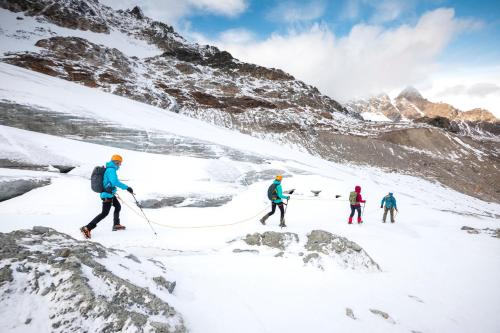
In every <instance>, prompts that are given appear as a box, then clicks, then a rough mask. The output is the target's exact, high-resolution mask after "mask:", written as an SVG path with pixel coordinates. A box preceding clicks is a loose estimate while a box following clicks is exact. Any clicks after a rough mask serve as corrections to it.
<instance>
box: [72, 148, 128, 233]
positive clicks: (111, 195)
mask: <svg viewBox="0 0 500 333" xmlns="http://www.w3.org/2000/svg"><path fill="white" fill-rule="evenodd" d="M122 161H123V159H122V157H121V156H120V155H113V156H112V157H111V161H109V162H108V163H106V171H104V175H103V177H102V185H103V187H104V192H101V194H100V197H101V200H102V211H101V213H100V214H98V215H97V216H96V217H94V219H93V220H92V221H90V223H89V224H87V225H86V226H83V227H81V228H80V231H81V232H82V234H83V236H84V237H85V238H86V239H89V238H90V237H91V235H90V232H91V231H92V230H93V229H94V228H95V227H96V226H97V223H99V222H100V221H101V220H103V219H104V218H105V217H106V216H108V214H109V211H110V210H111V206H113V207H115V210H114V212H113V228H112V229H111V230H113V231H117V230H125V226H123V225H121V224H120V210H121V208H122V206H121V204H120V202H119V201H118V199H117V198H116V188H117V187H119V188H121V189H122V190H127V191H128V192H129V193H131V194H134V190H132V188H131V187H130V186H127V185H125V184H123V183H122V182H121V181H119V180H118V176H117V175H116V171H117V170H118V169H120V165H121V164H122Z"/></svg>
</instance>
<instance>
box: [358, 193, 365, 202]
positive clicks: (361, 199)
mask: <svg viewBox="0 0 500 333" xmlns="http://www.w3.org/2000/svg"><path fill="white" fill-rule="evenodd" d="M356 201H357V202H366V201H365V200H363V198H362V197H361V193H358V197H357V198H356Z"/></svg>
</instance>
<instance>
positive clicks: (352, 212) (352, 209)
mask: <svg viewBox="0 0 500 333" xmlns="http://www.w3.org/2000/svg"><path fill="white" fill-rule="evenodd" d="M355 212H356V207H355V206H353V205H351V215H349V217H350V218H352V217H353V216H354V213H355Z"/></svg>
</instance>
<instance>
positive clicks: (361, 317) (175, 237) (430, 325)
mask: <svg viewBox="0 0 500 333" xmlns="http://www.w3.org/2000/svg"><path fill="white" fill-rule="evenodd" d="M7 82H9V84H8V85H7ZM0 99H5V100H9V101H13V102H18V103H22V104H26V103H27V102H26V101H29V103H31V104H33V105H38V106H41V107H46V108H48V109H50V110H51V111H56V112H63V113H72V114H76V115H80V116H89V117H92V118H93V119H96V121H112V122H113V123H115V124H118V125H120V126H123V127H128V128H144V129H147V130H151V131H163V132H168V133H171V134H176V135H182V136H186V137H190V138H195V139H198V140H206V141H209V142H213V143H217V144H222V145H227V146H230V147H232V148H235V149H240V150H242V151H245V152H253V153H258V154H261V155H263V156H265V157H266V158H267V163H262V164H256V163H251V162H237V161H233V160H230V159H228V158H222V159H217V160H214V159H203V158H194V157H186V156H166V155H155V154H149V153H141V152H134V151H128V150H124V149H117V148H111V147H105V146H100V145H95V144H89V143H83V142H79V141H74V140H68V139H63V138H58V137H54V136H49V135H44V134H39V133H34V132H29V131H23V130H19V129H14V128H10V127H6V126H1V125H0V137H2V138H4V139H5V140H3V141H2V143H0V152H1V154H0V156H7V157H8V156H14V157H15V158H16V159H19V160H21V161H24V162H32V163H34V162H39V163H48V164H61V163H62V164H70V165H76V166H77V168H75V169H74V170H73V171H71V172H70V173H69V174H57V173H53V172H34V171H25V170H7V169H0V177H3V176H5V177H7V176H11V177H12V176H15V177H37V176H41V175H43V176H47V177H51V178H52V184H51V185H48V186H46V187H43V188H38V189H35V190H32V191H30V192H28V193H26V194H25V195H23V196H20V197H17V198H14V199H11V200H8V201H5V202H1V203H0V231H1V232H9V231H12V230H16V229H23V228H31V227H32V226H34V225H44V226H49V227H52V228H54V229H56V230H58V231H60V232H64V233H67V234H69V235H71V236H73V237H75V238H81V235H80V232H79V230H78V229H79V228H80V227H81V226H82V225H85V224H87V223H88V222H89V221H90V220H91V219H92V218H93V217H94V216H95V215H96V214H98V213H99V212H100V209H101V203H100V200H99V199H98V195H97V194H96V193H93V192H92V191H91V190H90V182H89V179H88V178H89V175H90V173H91V171H92V168H93V167H94V166H96V165H102V164H104V163H105V162H107V161H108V160H109V158H110V156H111V155H113V154H116V153H118V154H121V155H122V156H123V158H124V162H123V165H122V167H121V169H120V170H119V172H118V174H119V177H120V179H121V180H122V181H123V182H124V183H126V184H128V185H130V186H132V187H133V188H134V190H135V192H137V196H138V198H139V199H144V198H151V197H157V196H160V195H161V196H174V195H186V196H190V195H193V194H195V193H196V194H200V193H201V194H204V195H232V196H233V199H232V200H231V201H230V202H228V203H227V204H225V205H223V206H221V207H208V208H194V207H182V208H172V207H166V208H161V209H145V212H146V214H147V215H148V217H150V219H151V220H152V221H153V222H156V223H158V224H153V227H154V228H155V230H156V231H157V232H158V237H155V236H154V235H153V233H152V232H151V230H150V228H149V226H148V225H147V222H146V221H145V220H144V219H142V218H141V217H140V216H138V215H136V214H135V213H134V212H133V211H131V209H130V208H128V207H127V206H126V205H123V207H122V213H121V221H122V223H123V224H124V225H126V226H127V230H126V231H124V232H112V231H111V225H112V223H111V216H108V217H107V218H106V219H105V220H104V221H102V222H100V224H99V225H98V227H97V228H96V229H95V230H94V231H93V238H92V241H96V242H99V243H102V244H103V245H105V246H109V247H114V248H117V249H121V250H125V251H127V252H130V253H133V254H134V255H136V256H138V257H139V258H140V259H141V261H145V260H146V259H147V258H154V259H155V260H158V261H160V262H162V263H163V264H164V265H165V267H166V268H167V277H168V278H169V280H176V281H177V287H176V289H175V291H174V294H173V295H169V296H167V295H163V296H162V297H165V298H166V300H167V301H168V302H169V303H170V304H172V305H173V306H175V307H176V309H178V310H179V311H180V313H181V314H182V315H183V316H184V318H185V321H186V325H187V327H189V329H190V330H191V332H204V333H205V332H303V331H311V332H332V331H341V332H408V331H411V330H415V331H422V332H472V331H474V332H476V331H480V332H498V331H499V330H500V322H499V321H498V313H499V310H500V290H499V289H498V288H497V287H496V286H497V284H498V280H499V278H500V265H499V263H500V251H499V250H500V242H499V241H498V239H496V238H493V237H491V236H489V235H486V234H479V235H471V234H468V233H466V232H465V231H462V230H460V228H461V227H462V226H463V225H467V226H471V227H474V228H480V229H481V228H486V227H490V228H498V227H499V225H498V216H500V206H499V205H498V204H493V203H486V202H483V201H480V200H478V199H474V198H471V197H469V196H466V195H463V194H460V193H457V192H455V191H453V190H450V189H447V188H444V187H442V186H441V185H439V184H435V183H431V182H428V181H424V180H421V179H418V178H414V177H410V176H403V175H398V174H394V173H384V172H382V171H380V170H377V169H372V168H360V167H353V166H350V165H340V164H334V163H330V162H327V161H324V160H320V159H318V158H316V157H312V156H310V155H307V154H303V153H300V152H296V151H292V150H290V149H287V148H284V147H282V146H279V145H276V144H272V143H268V142H264V141H260V140H257V139H255V138H251V137H248V136H245V135H242V134H239V133H234V132H231V131H229V130H225V129H220V128H216V127H213V126H210V125H208V124H206V123H202V122H199V121H196V120H193V119H188V118H184V117H182V116H179V115H176V114H173V113H170V112H166V111H165V110H161V109H158V108H154V107H151V106H147V105H143V104H140V103H137V102H133V101H130V100H127V99H124V98H121V97H117V96H114V95H110V94H106V93H103V92H99V91H96V90H92V89H89V88H85V87H81V86H78V85H76V84H72V83H69V82H66V81H62V80H58V79H55V78H51V77H47V76H44V75H41V74H37V73H32V72H29V71H26V70H23V69H18V68H15V67H13V66H9V65H5V64H0ZM271 169H278V170H284V171H285V174H286V175H289V176H287V177H285V178H284V180H283V187H284V189H285V190H286V189H291V188H295V189H296V193H294V194H293V195H292V199H291V200H290V203H289V206H288V210H287V217H286V223H287V225H288V228H287V229H286V231H289V232H294V233H297V234H298V236H299V238H300V239H301V241H302V242H304V241H305V240H306V235H307V234H308V233H309V232H310V231H311V230H314V229H322V230H326V231H329V232H332V233H335V234H338V235H341V236H344V237H347V238H348V239H350V240H352V241H355V242H356V243H358V244H359V245H360V246H362V247H363V249H364V250H366V252H367V253H368V254H369V255H370V256H371V257H372V258H373V259H374V260H375V261H376V262H377V263H378V264H379V265H380V267H381V269H382V272H379V273H374V272H369V273H368V272H362V271H356V270H350V269H343V268H340V267H338V266H337V265H334V264H330V265H326V266H325V269H324V270H321V269H318V268H316V267H312V266H304V264H303V262H302V260H301V258H300V257H296V256H292V255H290V256H286V255H285V258H275V257H274V256H273V255H274V252H278V251H275V250H270V249H265V248H257V247H256V249H258V250H259V251H260V253H259V254H252V253H233V252H232V249H233V248H234V246H233V245H231V244H229V243H228V242H230V241H232V240H234V239H237V238H241V237H245V235H246V234H247V233H254V232H260V233H262V232H265V231H269V230H272V231H285V230H280V229H279V228H278V227H277V225H278V220H279V217H278V216H279V213H278V212H277V213H276V214H275V215H274V216H272V217H271V218H270V219H269V220H268V225H266V226H262V225H261V224H260V223H259V221H258V220H259V217H260V215H258V213H259V212H261V213H262V215H263V214H264V213H265V208H266V206H267V207H269V204H268V202H267V199H266V191H267V187H268V186H269V184H270V183H271V181H272V179H269V180H264V181H260V182H256V183H253V184H250V185H249V186H246V185H242V184H241V183H240V182H239V179H241V178H242V177H243V176H244V174H245V173H246V172H249V171H264V170H271ZM355 185H361V186H362V188H363V191H362V193H363V197H364V198H365V199H366V200H367V204H366V207H365V212H364V220H365V223H364V224H363V225H357V224H354V225H347V223H346V221H347V216H348V214H349V212H350V210H349V206H348V202H347V201H346V199H347V197H348V194H349V192H350V191H351V190H352V189H353V188H354V186H355ZM310 190H322V192H321V194H320V196H319V197H318V198H314V197H313V196H312V193H311V192H310ZM387 192H394V195H395V197H396V198H397V200H398V208H399V210H400V213H399V214H398V215H397V217H396V221H397V222H396V223H395V224H390V223H387V224H382V223H380V222H381V217H382V210H381V209H380V200H381V199H382V197H383V196H384V195H385V194H387ZM336 194H339V195H341V197H340V198H339V199H334V198H335V195H336ZM119 195H120V197H121V198H122V199H123V200H124V201H125V202H126V203H127V204H128V205H131V207H134V204H133V200H132V198H131V196H130V195H129V194H128V193H126V192H124V191H119ZM134 211H135V212H138V210H137V208H136V207H134ZM110 215H111V214H110ZM239 221H241V223H237V224H234V223H235V222H239ZM214 225H226V226H217V227H214ZM295 250H296V249H294V251H295ZM285 252H286V251H285ZM106 265H107V267H109V268H110V269H112V270H113V271H116V272H117V274H119V275H120V276H126V278H127V279H129V280H130V281H132V282H134V283H145V282H141V281H144V280H142V279H139V276H141V274H143V273H144V274H153V272H152V271H151V272H149V271H148V272H139V274H138V273H137V272H128V273H126V272H124V271H120V268H119V267H116V266H117V265H114V264H113V262H112V261H110V262H108V263H107V264H106ZM154 274H156V272H155V273H154ZM410 296H411V297H410ZM40 302H42V301H41V300H40ZM347 307H349V308H351V309H352V310H353V311H354V315H355V316H356V317H357V318H358V319H357V320H353V319H351V318H349V317H347V316H346V315H345V311H346V310H345V309H346V308H347ZM2 309H4V311H5V308H4V307H3V306H2ZM370 309H378V310H382V311H385V312H387V313H388V314H389V315H390V317H391V318H392V319H390V320H385V319H383V318H381V317H379V316H376V315H374V314H373V313H371V312H370ZM5 313H8V314H12V313H13V312H5ZM3 318H5V316H3ZM40 320H42V319H40ZM391 320H392V321H393V322H394V323H393V322H391ZM42 324H43V322H42ZM42 324H41V325H42ZM37 327H43V325H42V326H40V325H38V326H37ZM10 329H11V328H9V330H10ZM12 330H14V329H13V328H12ZM40 330H42V331H43V328H40Z"/></svg>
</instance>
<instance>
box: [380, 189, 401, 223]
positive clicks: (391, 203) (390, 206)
mask: <svg viewBox="0 0 500 333" xmlns="http://www.w3.org/2000/svg"><path fill="white" fill-rule="evenodd" d="M384 203H385V207H384ZM380 208H384V217H383V218H382V222H384V223H385V220H386V218H387V212H388V211H390V212H391V223H394V222H395V221H394V210H396V211H397V210H398V206H397V204H396V198H394V196H393V194H392V192H389V194H388V195H386V196H385V197H384V198H383V199H382V202H381V203H380Z"/></svg>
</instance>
